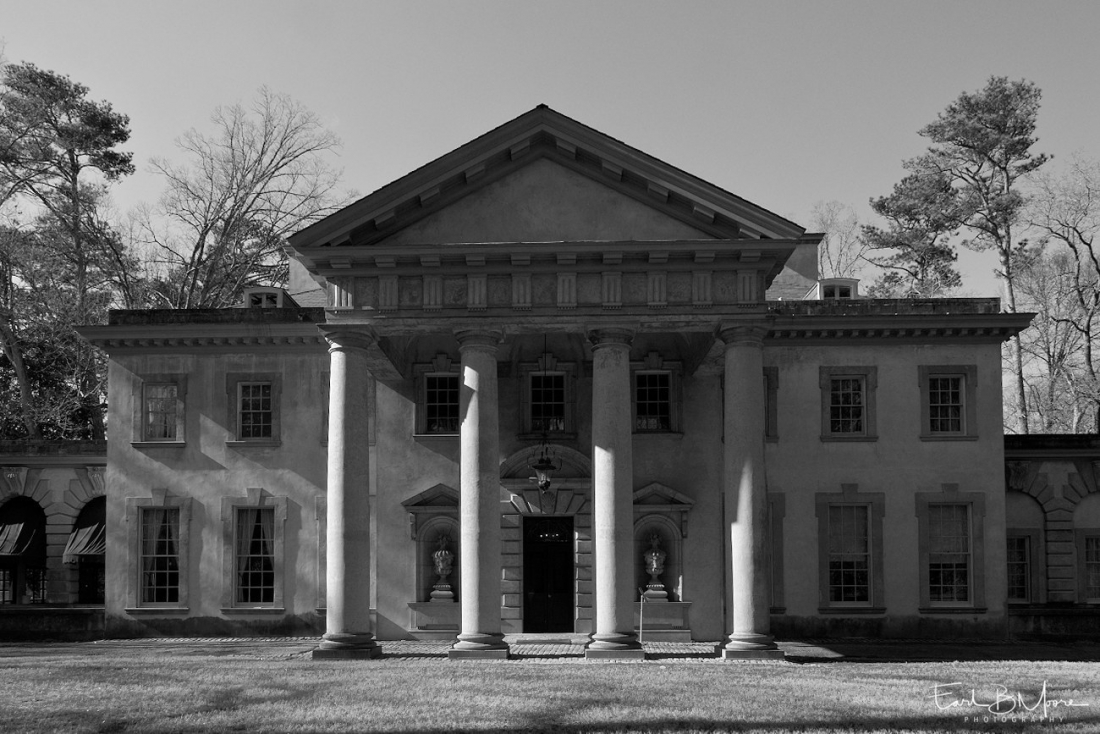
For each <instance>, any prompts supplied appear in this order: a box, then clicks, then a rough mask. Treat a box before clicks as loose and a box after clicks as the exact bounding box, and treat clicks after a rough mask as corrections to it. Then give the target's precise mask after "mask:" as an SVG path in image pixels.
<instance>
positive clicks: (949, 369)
mask: <svg viewBox="0 0 1100 734" xmlns="http://www.w3.org/2000/svg"><path fill="white" fill-rule="evenodd" d="M937 377H958V378H960V379H961V380H962V384H961V386H960V389H959V395H960V398H961V399H962V401H963V405H962V410H961V411H960V412H961V414H962V415H961V418H962V430H959V431H933V430H932V418H931V414H932V410H931V397H932V391H931V386H930V382H931V380H932V379H933V378H937ZM917 383H918V385H919V387H920V439H921V441H974V440H976V439H977V438H978V400H977V391H978V388H977V386H978V367H977V365H973V364H953V365H918V366H917Z"/></svg>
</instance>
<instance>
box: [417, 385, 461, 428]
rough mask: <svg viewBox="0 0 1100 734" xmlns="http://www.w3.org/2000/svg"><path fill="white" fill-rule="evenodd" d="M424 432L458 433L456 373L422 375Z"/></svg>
mask: <svg viewBox="0 0 1100 734" xmlns="http://www.w3.org/2000/svg"><path fill="white" fill-rule="evenodd" d="M424 390H425V392H424V419H425V426H424V432H425V433H458V375H426V376H425V377H424Z"/></svg>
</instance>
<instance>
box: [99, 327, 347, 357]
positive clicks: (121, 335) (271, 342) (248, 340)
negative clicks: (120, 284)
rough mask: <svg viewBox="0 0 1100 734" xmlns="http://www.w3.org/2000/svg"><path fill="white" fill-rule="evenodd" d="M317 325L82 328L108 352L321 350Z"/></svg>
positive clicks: (324, 344) (325, 347)
mask: <svg viewBox="0 0 1100 734" xmlns="http://www.w3.org/2000/svg"><path fill="white" fill-rule="evenodd" d="M318 326H319V325H318V324H314V323H305V324H263V325H246V324H235V325H227V326H221V325H213V324H148V325H147V324H142V325H135V326H130V325H113V326H85V327H82V328H81V329H80V330H79V333H80V335H81V336H82V337H84V339H86V340H87V341H88V342H90V343H91V344H92V345H94V346H97V347H99V348H100V349H103V350H104V351H106V352H108V353H116V352H119V351H123V350H128V349H141V350H143V351H148V350H165V351H192V350H206V349H217V350H226V349H240V348H242V347H245V348H248V349H261V348H273V347H274V348H279V349H304V350H314V349H320V350H325V349H327V348H328V342H326V341H325V339H324V337H323V336H322V334H321V332H320V331H319V330H318V328H317V327H318Z"/></svg>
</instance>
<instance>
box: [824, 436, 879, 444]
mask: <svg viewBox="0 0 1100 734" xmlns="http://www.w3.org/2000/svg"><path fill="white" fill-rule="evenodd" d="M821 440H822V441H823V442H825V443H874V442H875V441H878V436H822V437H821Z"/></svg>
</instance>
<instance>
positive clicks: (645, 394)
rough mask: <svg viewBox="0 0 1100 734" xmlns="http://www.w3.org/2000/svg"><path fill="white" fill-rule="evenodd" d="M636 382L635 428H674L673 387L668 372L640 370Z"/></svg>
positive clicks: (652, 429)
mask: <svg viewBox="0 0 1100 734" xmlns="http://www.w3.org/2000/svg"><path fill="white" fill-rule="evenodd" d="M634 379H635V382H634V386H635V387H634V390H635V391H634V408H635V411H634V413H635V419H634V429H635V430H638V431H671V430H672V389H671V387H670V386H671V379H670V375H669V373H667V372H639V373H637V374H636V375H635V378H634Z"/></svg>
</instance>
